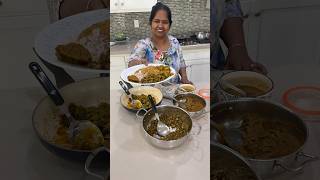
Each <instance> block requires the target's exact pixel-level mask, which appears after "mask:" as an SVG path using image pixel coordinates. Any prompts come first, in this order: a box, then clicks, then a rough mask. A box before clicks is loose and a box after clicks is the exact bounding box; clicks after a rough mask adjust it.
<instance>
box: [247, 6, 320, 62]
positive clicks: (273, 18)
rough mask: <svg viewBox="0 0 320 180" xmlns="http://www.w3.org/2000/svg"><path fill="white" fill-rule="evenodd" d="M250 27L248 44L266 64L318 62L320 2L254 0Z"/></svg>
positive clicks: (258, 58)
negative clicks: (251, 29) (252, 30)
mask: <svg viewBox="0 0 320 180" xmlns="http://www.w3.org/2000/svg"><path fill="white" fill-rule="evenodd" d="M254 7H255V8H254V9H255V12H254V13H253V14H255V16H254V17H252V18H254V19H255V20H254V21H252V22H251V26H252V27H253V28H254V30H255V31H254V32H250V30H249V37H250V40H249V42H248V43H249V44H250V46H249V48H253V47H256V49H250V50H251V51H254V52H255V54H256V56H255V59H256V60H258V61H260V62H262V63H264V64H265V65H266V66H267V67H269V68H271V67H274V66H285V65H287V64H288V63H296V64H303V63H308V64H319V61H320V60H319V58H320V56H319V50H320V37H319V36H318V35H317V34H318V32H320V23H316V22H319V19H318V17H319V16H320V2H319V1H316V0H305V1H301V0H290V1H289V0H282V1H279V0H269V1H264V0H257V1H256V2H255V4H254Z"/></svg>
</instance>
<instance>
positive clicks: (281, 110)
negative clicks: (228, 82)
mask: <svg viewBox="0 0 320 180" xmlns="http://www.w3.org/2000/svg"><path fill="white" fill-rule="evenodd" d="M211 112H212V113H211V121H215V122H217V123H225V122H227V121H232V120H233V119H231V118H226V117H225V116H226V115H228V117H230V116H232V115H233V116H234V117H241V116H242V114H244V113H247V112H255V113H258V114H259V115H261V116H266V117H268V118H269V120H270V121H287V122H288V123H293V124H294V126H295V127H298V128H299V129H300V130H301V132H302V136H303V137H302V139H303V140H304V141H303V143H302V145H301V146H300V147H299V148H297V149H296V150H293V152H292V153H290V154H287V155H284V156H281V157H277V158H270V159H254V158H249V157H246V159H247V160H248V161H249V163H250V164H251V165H252V166H253V168H254V169H255V171H256V172H258V173H259V175H260V176H261V177H263V178H266V177H270V176H273V175H275V174H279V173H282V172H285V171H294V172H295V171H299V170H301V169H303V168H304V166H305V165H306V164H307V163H309V162H311V161H313V160H316V159H318V158H317V157H315V156H311V155H307V154H305V153H303V152H302V151H303V148H304V146H305V142H306V141H307V139H308V128H307V126H306V125H305V123H304V122H303V121H302V120H301V119H300V118H299V117H298V116H297V115H296V114H294V113H293V112H291V111H290V110H289V109H287V108H285V107H284V106H282V105H280V104H276V103H272V102H269V101H266V100H263V99H257V98H244V99H238V100H233V101H228V102H221V103H217V104H215V105H213V106H212V109H211ZM288 128H290V127H288ZM291 133H293V134H295V133H297V132H296V129H292V131H291ZM300 135H301V134H299V136H300ZM301 158H304V161H303V162H301V161H297V159H299V160H301Z"/></svg>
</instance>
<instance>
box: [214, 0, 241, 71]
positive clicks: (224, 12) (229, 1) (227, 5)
mask: <svg viewBox="0 0 320 180" xmlns="http://www.w3.org/2000/svg"><path fill="white" fill-rule="evenodd" d="M210 8H211V11H210V12H211V14H210V19H211V23H210V29H211V34H213V36H212V38H213V39H211V55H210V56H211V67H213V68H222V67H223V66H224V64H225V57H224V54H223V51H222V49H221V45H220V41H219V37H220V29H221V27H222V25H223V22H224V20H225V19H227V18H230V17H242V11H241V5H240V2H239V0H211V1H210Z"/></svg>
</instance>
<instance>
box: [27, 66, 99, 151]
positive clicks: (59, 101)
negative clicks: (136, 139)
mask: <svg viewBox="0 0 320 180" xmlns="http://www.w3.org/2000/svg"><path fill="white" fill-rule="evenodd" d="M29 68H30V70H31V72H32V73H33V74H34V75H35V77H36V78H37V79H38V81H39V82H40V84H41V85H42V87H43V88H44V89H45V91H46V92H47V94H48V95H49V97H50V98H51V100H52V101H53V102H54V104H55V105H56V106H57V107H58V108H59V110H60V112H61V113H62V114H63V115H65V116H66V117H67V120H68V125H69V127H68V134H69V140H70V142H71V143H72V144H75V145H78V146H82V147H83V146H85V147H88V146H90V147H92V148H96V147H98V146H100V145H103V143H104V138H103V135H102V132H101V131H100V129H99V128H98V127H97V126H96V125H95V124H93V123H92V122H91V121H88V120H81V121H78V120H76V119H74V117H73V116H72V115H71V114H70V112H69V110H68V107H67V105H66V104H65V103H64V102H65V101H64V99H63V98H62V96H61V94H60V93H59V91H58V89H57V88H56V87H55V86H54V85H53V83H52V82H51V81H50V79H49V78H48V76H47V75H46V74H45V73H44V72H43V70H42V68H41V67H40V65H39V64H38V63H36V62H31V63H30V64H29Z"/></svg>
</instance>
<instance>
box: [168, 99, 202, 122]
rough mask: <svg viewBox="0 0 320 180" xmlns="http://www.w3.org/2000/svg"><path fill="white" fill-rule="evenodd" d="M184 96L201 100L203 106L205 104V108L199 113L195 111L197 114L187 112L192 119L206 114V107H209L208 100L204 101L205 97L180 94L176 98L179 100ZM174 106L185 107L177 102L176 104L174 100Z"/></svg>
mask: <svg viewBox="0 0 320 180" xmlns="http://www.w3.org/2000/svg"><path fill="white" fill-rule="evenodd" d="M182 96H189V97H192V98H196V99H197V100H199V101H200V102H201V104H203V108H202V109H201V110H199V111H195V112H190V111H187V110H186V111H187V112H188V113H189V115H190V117H191V118H197V117H199V116H201V115H203V114H205V113H206V106H207V103H206V100H205V99H203V97H201V96H199V95H197V94H194V93H184V94H178V95H176V96H174V98H175V99H177V100H178V99H179V98H180V97H182ZM173 104H174V105H176V106H179V107H180V108H183V106H182V105H181V104H179V103H177V102H175V101H174V100H173Z"/></svg>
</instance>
